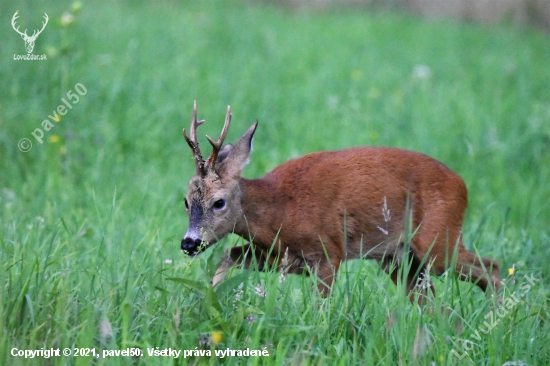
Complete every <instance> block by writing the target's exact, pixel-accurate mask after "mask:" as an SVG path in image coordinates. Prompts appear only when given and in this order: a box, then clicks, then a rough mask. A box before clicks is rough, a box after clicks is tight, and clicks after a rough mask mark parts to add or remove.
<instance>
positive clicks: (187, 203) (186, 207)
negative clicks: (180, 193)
mask: <svg viewBox="0 0 550 366" xmlns="http://www.w3.org/2000/svg"><path fill="white" fill-rule="evenodd" d="M183 200H184V201H185V209H186V210H189V202H187V198H184V199H183Z"/></svg>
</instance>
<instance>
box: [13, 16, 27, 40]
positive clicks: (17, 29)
mask: <svg viewBox="0 0 550 366" xmlns="http://www.w3.org/2000/svg"><path fill="white" fill-rule="evenodd" d="M17 13H19V10H17V11H16V12H15V14H13V18H11V26H12V27H13V29H14V30H15V31H16V32H17V33H19V34H20V35H23V34H24V35H27V30H26V29H25V33H22V32H21V31H20V30H19V27H17V28H15V26H16V25H15V21H16V20H17V18H19V15H17Z"/></svg>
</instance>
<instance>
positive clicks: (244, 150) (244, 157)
mask: <svg viewBox="0 0 550 366" xmlns="http://www.w3.org/2000/svg"><path fill="white" fill-rule="evenodd" d="M257 126H258V121H256V122H254V123H253V124H252V126H250V128H249V129H248V130H247V131H246V132H245V133H244V134H243V135H242V136H241V137H240V138H239V139H238V140H237V142H235V145H233V146H232V147H231V148H229V149H228V150H229V151H228V153H227V154H226V157H225V156H223V158H222V160H219V159H220V158H219V157H218V162H219V163H220V168H219V173H220V175H221V176H226V177H240V176H241V174H242V171H243V169H244V167H245V166H246V165H247V164H248V163H249V161H250V152H251V151H252V139H253V138H254V133H255V132H256V127H257ZM223 150H225V147H224V149H222V151H223ZM220 155H221V152H220Z"/></svg>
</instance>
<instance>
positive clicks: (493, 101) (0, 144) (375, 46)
mask: <svg viewBox="0 0 550 366" xmlns="http://www.w3.org/2000/svg"><path fill="white" fill-rule="evenodd" d="M16 10H18V11H19V14H20V16H21V17H20V18H19V19H18V24H20V25H21V29H24V28H28V29H32V28H38V27H39V26H40V22H41V21H43V19H42V16H43V15H44V14H43V13H44V12H46V13H47V14H48V16H49V23H48V25H47V27H46V28H45V30H44V31H43V33H42V34H40V36H39V37H38V38H37V40H36V46H35V50H34V54H37V55H42V54H45V55H46V56H47V60H44V61H22V60H14V56H12V55H19V54H26V52H25V48H24V42H23V41H22V39H21V37H20V36H19V35H18V34H17V33H15V32H14V31H13V29H12V28H11V27H10V26H9V22H10V19H11V18H12V16H13V14H14V13H15V11H16ZM0 14H2V17H1V19H2V27H1V29H0V55H1V56H2V57H1V59H0V80H1V88H0V107H1V110H2V113H1V114H0V285H1V290H0V315H1V316H0V328H1V329H2V331H1V332H0V344H2V345H3V346H2V347H0V365H186V364H189V365H202V364H213V365H216V364H224V365H240V364H252V365H471V364H475V365H504V364H506V365H547V364H549V363H550V325H549V324H548V321H549V320H550V319H549V317H550V309H549V306H550V286H549V285H548V281H549V279H550V271H549V270H548V267H547V260H548V258H550V231H549V228H548V224H549V223H550V205H549V202H550V123H549V121H550V67H549V65H550V37H549V35H548V34H544V33H541V32H539V31H536V30H531V29H528V28H519V27H517V26H514V25H510V24H506V23H502V24H497V25H481V24H475V23H459V22H456V21H449V20H440V21H427V20H423V19H420V18H415V17H412V16H409V15H406V14H400V13H394V12H386V11H366V10H365V9H332V10H326V11H311V10H309V11H308V10H300V11H295V10H292V9H288V8H282V7H277V6H275V5H272V4H266V3H260V2H251V1H236V0H235V1H222V2H214V1H200V2H190V1H189V2H181V3H180V2H176V1H168V0H165V1H155V2H152V1H151V2H148V1H105V0H100V1H94V2H93V3H92V2H83V3H80V2H75V3H71V2H56V3H53V2H47V3H46V2H39V1H35V0H29V1H21V2H20V1H14V0H8V1H2V2H1V3H0ZM28 33H29V34H30V33H31V32H30V31H29V32H28ZM82 87H84V88H85V91H86V92H84V89H82ZM79 91H80V92H79ZM75 93H76V94H75ZM74 95H76V96H77V97H78V101H77V102H74V101H75V99H74ZM62 98H64V99H65V100H66V101H69V104H70V108H69V107H68V106H67V103H64V102H63V101H62ZM71 100H72V102H71ZM194 100H197V104H198V109H199V118H203V119H206V123H205V124H204V125H203V126H201V128H200V129H199V136H200V137H199V138H200V141H201V146H204V147H203V149H205V148H206V146H209V145H208V143H207V141H206V139H205V138H204V135H205V134H208V135H210V136H218V134H219V131H220V129H221V127H222V125H223V118H224V115H225V108H226V107H227V105H231V109H232V112H233V122H232V125H231V129H230V130H229V134H228V137H227V140H226V141H235V140H236V139H237V138H238V137H239V136H240V135H241V134H242V133H243V132H244V131H245V130H246V129H247V128H248V127H249V126H250V125H251V124H252V123H253V122H254V120H256V119H258V120H259V126H258V130H257V132H256V135H255V140H254V152H253V153H252V156H251V162H250V164H249V166H248V167H247V168H246V169H245V172H244V175H245V177H247V178H253V177H260V176H262V175H263V174H265V173H266V172H268V171H269V170H271V169H273V168H274V167H276V166H277V165H278V164H280V163H282V162H284V161H286V160H288V159H291V158H296V157H299V156H302V155H304V154H307V153H309V152H313V151H318V150H336V149H342V148H346V147H352V146H362V145H376V146H392V147H399V148H405V149H412V150H416V151H420V152H423V153H426V154H428V155H430V156H432V157H434V158H436V159H438V160H440V161H442V162H444V163H445V164H446V165H447V166H449V167H450V168H451V169H453V170H454V171H456V172H457V173H458V174H460V175H461V176H462V178H463V179H464V181H465V182H466V185H467V187H468V190H469V208H468V211H467V215H466V219H465V224H464V233H463V234H464V241H465V243H466V246H467V248H469V249H470V251H472V252H475V253H478V254H479V255H482V256H485V257H491V258H495V259H497V260H498V261H499V262H500V264H501V267H502V272H501V275H502V277H503V279H505V282H504V286H503V287H504V289H503V296H504V298H505V299H507V298H509V297H510V296H512V294H516V296H517V297H518V299H519V301H517V302H516V303H515V304H513V305H510V306H508V307H505V308H498V307H497V306H496V304H495V299H494V298H492V297H490V296H486V295H485V294H484V293H482V292H481V291H480V290H479V289H478V288H477V287H476V286H474V285H472V284H470V283H463V282H460V281H457V280H456V279H455V277H454V276H453V274H452V273H446V274H445V275H443V276H441V277H433V278H432V280H433V282H434V284H435V287H436V291H437V296H436V297H432V298H430V299H429V301H428V304H427V305H426V306H425V307H423V308H421V309H419V308H418V307H417V306H415V305H413V304H411V303H410V302H409V300H408V298H407V296H405V294H404V289H403V286H402V285H400V286H395V285H394V284H393V283H392V281H391V279H390V278H389V276H387V275H386V274H385V273H384V272H383V271H382V270H381V269H380V267H379V265H378V264H376V263H374V262H371V261H351V262H348V263H346V264H345V265H343V266H342V267H341V270H340V272H339V274H338V279H337V281H336V282H335V284H334V287H333V290H332V293H331V295H330V296H329V297H327V298H323V297H321V296H319V294H318V293H317V292H316V291H314V290H313V289H312V285H314V284H315V281H316V280H315V278H313V277H308V276H306V275H303V276H298V275H288V276H286V277H285V278H281V277H280V273H278V272H276V271H268V272H266V273H259V272H257V271H253V270H244V269H238V268H236V269H234V270H232V272H231V274H230V276H229V278H228V280H227V281H226V282H224V283H223V284H222V285H221V286H220V287H218V288H217V289H216V290H214V289H213V288H212V287H211V286H210V284H209V282H210V279H211V278H212V276H213V273H214V271H215V269H216V266H217V262H218V261H219V258H220V257H221V255H222V252H223V247H229V246H233V245H239V244H242V243H243V240H242V239H241V238H239V237H236V236H233V235H230V236H228V237H227V238H226V239H224V240H223V241H222V242H220V243H219V244H218V245H217V246H216V247H215V248H213V249H209V250H207V251H206V252H205V253H203V254H202V255H200V256H197V257H195V258H189V257H186V256H184V255H183V254H182V253H181V250H180V240H181V238H182V236H183V234H184V233H185V231H186V229H187V221H188V218H187V216H186V213H185V209H184V203H183V198H184V195H185V192H186V189H187V183H188V180H189V178H190V177H191V176H192V175H193V173H194V169H195V168H194V162H193V159H192V154H191V152H190V150H189V147H188V146H187V144H186V143H185V141H184V139H183V137H182V133H181V131H182V128H184V127H186V128H187V127H188V125H189V122H190V118H191V111H192V106H193V101H194ZM60 105H63V106H66V109H65V115H61V114H57V115H56V114H55V112H56V111H57V110H58V106H60ZM61 110H62V111H63V109H61ZM49 116H50V117H49ZM45 120H46V121H49V122H48V123H44V122H43V121H45ZM46 127H48V128H49V131H48V130H47V128H46ZM37 129H40V130H41V131H42V134H43V137H42V138H41V140H42V143H40V141H39V140H38V139H37V138H36V137H35V136H40V133H39V132H37V131H36V130H37ZM33 133H34V135H33ZM23 138H26V139H28V140H29V141H30V142H31V143H32V148H31V149H30V151H28V152H23V151H21V149H20V148H21V147H22V145H21V144H20V143H19V141H20V140H21V139H23ZM18 144H19V145H18ZM25 146H28V145H25ZM510 268H514V273H513V274H510V272H509V269H510ZM525 276H527V278H526V277H525ZM281 280H284V281H281ZM441 307H444V308H445V309H447V310H446V313H445V314H441V313H440V312H439V311H437V310H434V309H439V308H441ZM13 348H17V349H18V350H40V349H51V348H53V349H60V350H63V349H65V348H69V349H71V350H72V351H71V355H70V356H59V357H50V358H44V357H36V358H32V359H31V358H25V357H24V356H23V357H21V356H13V355H12V352H13ZM75 348H79V349H81V348H85V349H86V348H88V349H92V348H93V349H94V350H95V352H96V353H97V354H98V355H100V357H90V356H82V357H81V356H75V355H74V349H75ZM128 348H130V349H134V348H139V349H141V350H142V352H143V356H142V357H135V356H122V355H119V356H111V357H107V358H103V351H104V350H111V351H114V350H125V349H128ZM247 348H248V349H250V350H262V351H264V350H266V351H267V353H268V354H269V356H240V357H239V356H227V357H223V358H221V357H219V356H216V355H215V352H214V351H215V350H226V349H233V350H245V349H247ZM151 349H155V350H159V351H161V350H164V349H172V350H193V351H194V350H197V351H198V350H203V354H206V352H204V351H206V350H208V351H210V352H209V353H211V356H206V355H203V356H195V353H193V355H191V356H189V355H187V357H185V358H184V357H183V355H184V354H183V352H182V354H181V355H180V357H179V358H174V357H163V356H149V355H148V352H149V351H150V350H151ZM465 353H467V354H465ZM512 362H515V363H512Z"/></svg>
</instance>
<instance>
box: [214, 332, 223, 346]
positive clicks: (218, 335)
mask: <svg viewBox="0 0 550 366" xmlns="http://www.w3.org/2000/svg"><path fill="white" fill-rule="evenodd" d="M221 341H222V332H212V343H214V345H216V344H218V343H220V342H221Z"/></svg>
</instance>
